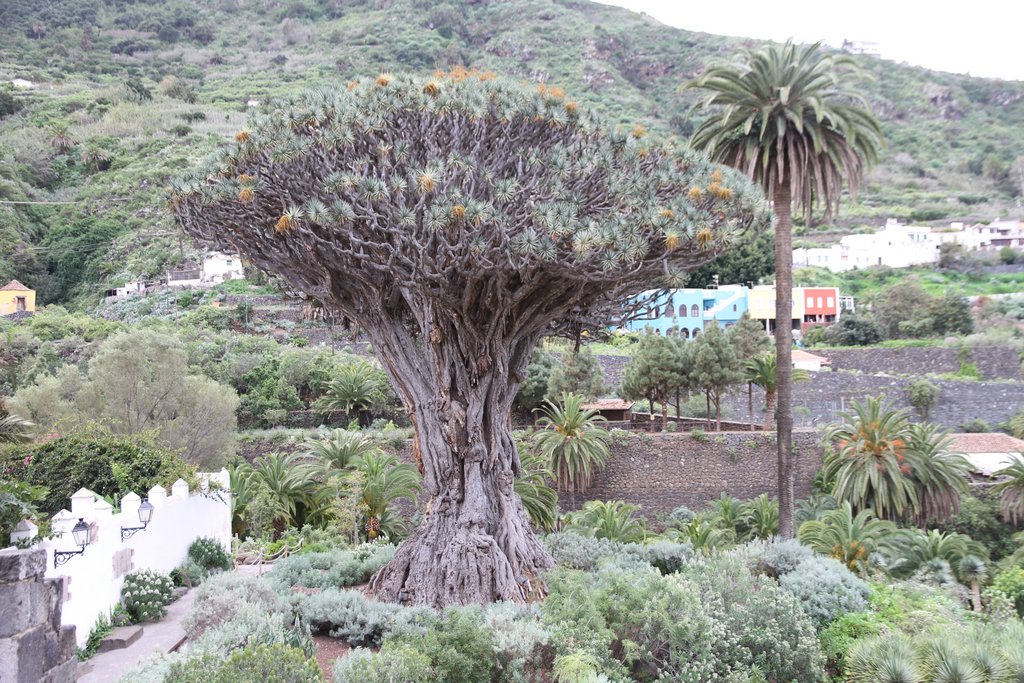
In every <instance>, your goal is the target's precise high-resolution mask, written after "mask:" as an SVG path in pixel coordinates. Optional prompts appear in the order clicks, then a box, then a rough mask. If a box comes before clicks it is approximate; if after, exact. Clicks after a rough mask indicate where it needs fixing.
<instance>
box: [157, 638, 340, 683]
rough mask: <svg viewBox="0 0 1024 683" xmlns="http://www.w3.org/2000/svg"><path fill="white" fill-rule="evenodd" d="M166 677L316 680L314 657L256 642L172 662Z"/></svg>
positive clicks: (214, 682)
mask: <svg viewBox="0 0 1024 683" xmlns="http://www.w3.org/2000/svg"><path fill="white" fill-rule="evenodd" d="M165 680H167V681H174V682H175V683H258V682H262V681H267V682H269V681H288V683H319V681H322V680H323V677H322V676H321V674H320V668H319V667H318V666H317V663H316V660H312V659H308V658H307V657H306V654H305V653H304V652H302V650H298V649H296V648H294V647H289V646H287V645H281V644H277V645H257V646H254V647H247V648H243V649H241V650H236V651H235V652H232V653H231V655H230V656H229V657H228V658H227V659H224V657H223V656H219V655H214V654H207V655H203V656H201V657H193V658H189V659H186V660H184V661H182V662H179V663H175V664H172V665H171V667H170V669H169V670H168V673H167V678H166V679H165Z"/></svg>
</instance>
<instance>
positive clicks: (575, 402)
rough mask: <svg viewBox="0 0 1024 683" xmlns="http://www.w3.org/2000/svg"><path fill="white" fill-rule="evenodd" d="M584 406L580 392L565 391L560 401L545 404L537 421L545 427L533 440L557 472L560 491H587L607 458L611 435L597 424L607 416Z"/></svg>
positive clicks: (556, 480)
mask: <svg viewBox="0 0 1024 683" xmlns="http://www.w3.org/2000/svg"><path fill="white" fill-rule="evenodd" d="M582 405H583V397H582V396H580V395H579V394H562V400H561V402H560V403H557V404H556V403H552V402H550V401H547V402H546V403H545V405H544V407H543V408H541V412H542V413H543V417H541V418H540V420H538V421H537V424H538V426H540V427H543V429H541V430H540V431H538V432H537V433H536V435H535V436H534V443H535V445H536V447H537V451H538V453H540V454H541V455H542V456H543V457H544V459H545V460H546V461H547V462H548V463H549V468H550V470H551V471H552V472H554V475H555V484H556V486H557V487H558V490H559V491H563V490H564V491H579V492H581V493H582V492H585V491H586V490H587V488H589V487H590V483H591V480H592V479H593V477H594V475H595V474H596V473H597V472H599V471H600V470H601V469H603V468H604V464H605V462H606V461H607V460H608V454H609V450H608V448H609V443H610V442H611V436H610V435H609V434H608V432H607V430H605V429H603V428H601V427H599V426H598V423H599V422H603V421H604V418H603V417H601V416H600V415H598V414H597V411H596V410H584V409H583V408H582Z"/></svg>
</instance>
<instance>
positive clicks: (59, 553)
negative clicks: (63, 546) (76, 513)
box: [53, 517, 89, 567]
mask: <svg viewBox="0 0 1024 683" xmlns="http://www.w3.org/2000/svg"><path fill="white" fill-rule="evenodd" d="M71 537H72V538H73V539H75V545H77V546H78V550H55V551H53V566H54V567H59V566H61V565H62V564H64V563H66V562H67V561H68V560H70V559H71V558H72V557H74V556H75V555H81V554H82V553H84V552H85V546H87V545H89V525H88V524H86V523H85V519H83V518H82V517H79V518H78V524H76V525H75V526H74V528H73V529H71Z"/></svg>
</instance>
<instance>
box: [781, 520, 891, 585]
mask: <svg viewBox="0 0 1024 683" xmlns="http://www.w3.org/2000/svg"><path fill="white" fill-rule="evenodd" d="M894 528H895V527H894V526H893V525H892V523H891V522H885V521H882V520H879V519H875V515H874V513H872V512H871V510H861V511H860V512H858V513H857V515H856V516H854V514H853V508H851V507H850V504H849V503H843V505H842V507H839V508H837V509H835V510H829V511H828V512H826V513H825V514H823V515H822V516H821V521H818V520H811V521H809V522H804V523H803V524H801V525H800V534H799V536H800V542H801V543H803V544H804V545H807V546H810V547H811V548H813V549H815V550H817V551H818V552H819V553H822V554H823V555H828V556H830V557H833V558H835V559H837V560H839V561H840V562H842V563H843V564H845V565H846V566H847V568H848V569H849V570H850V571H852V572H860V573H864V572H866V571H867V568H868V563H869V561H870V559H871V554H872V553H874V552H875V551H877V550H879V549H880V548H881V547H882V546H883V544H884V542H885V540H886V538H887V537H888V536H889V535H890V534H891V533H892V532H893V530H894Z"/></svg>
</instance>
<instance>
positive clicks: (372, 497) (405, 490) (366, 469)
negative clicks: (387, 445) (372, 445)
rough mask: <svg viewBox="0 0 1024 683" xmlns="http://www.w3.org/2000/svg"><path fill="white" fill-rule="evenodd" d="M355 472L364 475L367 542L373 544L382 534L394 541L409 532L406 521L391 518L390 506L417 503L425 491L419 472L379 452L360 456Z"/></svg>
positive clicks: (356, 461) (394, 516) (353, 466)
mask: <svg viewBox="0 0 1024 683" xmlns="http://www.w3.org/2000/svg"><path fill="white" fill-rule="evenodd" d="M352 468H353V469H355V470H356V471H358V472H360V473H361V474H362V475H363V481H362V486H361V489H360V504H361V505H362V508H363V513H364V515H365V516H366V525H365V526H366V535H367V538H369V540H371V541H372V540H375V539H376V538H378V537H379V536H380V535H381V534H382V533H383V534H385V535H387V536H388V537H389V538H393V537H394V536H395V535H396V534H398V533H401V532H402V531H404V530H406V521H405V520H404V519H402V518H401V517H400V516H398V515H393V514H391V509H390V506H391V505H392V504H393V503H394V502H395V501H397V500H399V499H402V498H405V499H408V500H412V501H415V499H416V494H417V493H419V491H420V489H421V488H422V486H421V485H420V475H419V472H417V471H416V468H415V467H413V466H412V465H410V464H408V463H399V462H398V458H396V457H395V456H393V455H391V454H390V453H381V452H379V451H378V452H376V453H364V454H363V455H361V456H359V457H358V458H356V459H355V460H354V461H353V462H352Z"/></svg>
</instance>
